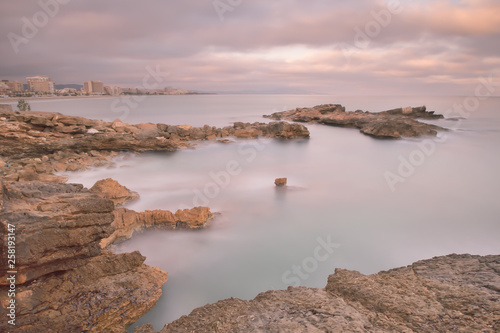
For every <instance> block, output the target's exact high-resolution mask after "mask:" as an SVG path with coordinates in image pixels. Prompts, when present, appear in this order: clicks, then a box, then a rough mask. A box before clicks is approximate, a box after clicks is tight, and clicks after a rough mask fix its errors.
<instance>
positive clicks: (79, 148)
mask: <svg viewBox="0 0 500 333" xmlns="http://www.w3.org/2000/svg"><path fill="white" fill-rule="evenodd" d="M227 136H235V137H238V138H256V137H260V136H261V137H273V138H284V139H293V138H308V137H309V131H308V130H307V128H305V127H304V126H303V125H300V124H289V123H285V122H272V123H270V124H265V123H253V124H251V123H241V122H238V123H235V124H234V125H233V126H227V127H224V128H216V127H211V126H208V125H205V126H203V127H199V128H197V127H191V126H187V125H180V126H172V125H165V124H151V123H148V124H138V125H130V124H126V123H123V122H121V121H120V120H118V119H117V120H115V121H113V122H104V121H100V120H92V119H86V118H82V117H72V116H65V115H62V114H59V113H47V112H22V113H20V112H11V111H0V145H1V146H3V148H2V154H1V155H3V156H10V157H11V158H12V157H15V158H23V157H41V156H43V155H50V154H54V153H56V152H58V151H61V150H63V151H68V150H69V151H71V152H74V153H82V152H91V151H95V152H100V151H160V150H167V151H168V150H170V151H172V150H175V149H178V148H183V147H186V146H188V143H187V142H188V141H196V140H216V139H217V138H223V137H227Z"/></svg>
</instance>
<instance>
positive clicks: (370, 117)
mask: <svg viewBox="0 0 500 333" xmlns="http://www.w3.org/2000/svg"><path fill="white" fill-rule="evenodd" d="M264 117H266V118H271V119H275V120H282V119H285V120H290V121H296V122H305V123H319V124H324V125H330V126H339V127H355V128H359V129H360V131H361V133H364V134H367V135H370V136H373V137H376V138H380V139H384V138H388V139H398V138H401V137H419V136H424V135H429V136H435V135H436V134H437V132H438V131H440V130H445V129H444V128H442V127H439V126H436V125H431V124H426V123H421V122H419V121H417V120H415V119H441V118H443V116H442V115H438V114H435V113H434V111H427V110H426V107H425V106H421V107H414V108H412V107H407V108H398V109H393V110H388V111H383V112H376V113H371V112H363V111H361V110H358V111H354V112H352V111H351V112H346V111H345V107H343V106H342V105H339V104H325V105H318V106H315V107H312V108H297V109H294V110H289V111H282V112H276V113H273V114H272V115H268V116H264Z"/></svg>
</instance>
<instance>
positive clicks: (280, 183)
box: [274, 178, 287, 187]
mask: <svg viewBox="0 0 500 333" xmlns="http://www.w3.org/2000/svg"><path fill="white" fill-rule="evenodd" d="M286 182H287V179H286V178H276V179H275V180H274V184H275V185H276V186H279V187H283V186H286Z"/></svg>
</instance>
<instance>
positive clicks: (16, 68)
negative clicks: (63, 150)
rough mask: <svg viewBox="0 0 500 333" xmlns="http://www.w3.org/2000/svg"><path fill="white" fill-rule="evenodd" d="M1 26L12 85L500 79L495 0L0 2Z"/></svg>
mask: <svg viewBox="0 0 500 333" xmlns="http://www.w3.org/2000/svg"><path fill="white" fill-rule="evenodd" d="M0 32H1V35H2V38H1V39H0V77H1V78H2V79H5V80H11V81H19V80H24V79H25V78H26V77H28V76H33V75H47V76H50V77H51V78H52V79H53V81H54V82H56V83H57V84H82V83H83V82H85V81H88V80H94V79H97V80H101V81H102V82H104V83H105V85H110V86H119V87H130V88H135V87H139V88H145V89H147V88H148V87H153V88H158V89H159V88H164V87H167V86H174V87H180V88H184V89H189V90H195V91H202V92H276V93H319V94H335V95H341V94H344V95H394V94H397V95H416V94H422V95H425V94H432V95H473V94H474V93H475V92H474V89H475V87H476V86H477V84H478V83H479V82H480V80H488V81H489V82H490V83H491V84H497V83H498V82H499V81H500V45H499V43H498V40H500V2H498V1H495V0H435V1H430V0H426V1H411V0H385V1H382V0H374V1H368V0H362V1H356V2H345V1H329V2H326V1H319V0H311V1H307V2H304V1H298V0H290V1H286V2H270V1H264V0H253V1H243V0H242V1H228V0H215V1H201V0H193V1H189V2H166V1H160V0H150V1H148V2H147V3H143V2H142V3H141V2H126V3H124V2H122V1H120V2H119V1H118V0H109V1H106V2H102V1H96V0H89V1H84V2H77V1H70V0H40V1H31V2H17V1H3V3H2V11H1V12H0ZM497 95H498V94H497Z"/></svg>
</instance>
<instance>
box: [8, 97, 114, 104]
mask: <svg viewBox="0 0 500 333" xmlns="http://www.w3.org/2000/svg"><path fill="white" fill-rule="evenodd" d="M116 97H120V96H47V97H44V96H38V97H6V98H0V104H14V103H17V101H18V100H20V99H24V100H26V101H52V100H59V99H60V100H68V99H73V100H77V99H102V98H116Z"/></svg>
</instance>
